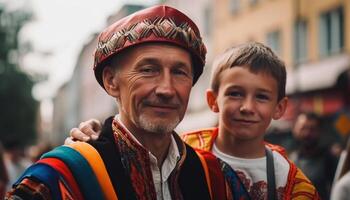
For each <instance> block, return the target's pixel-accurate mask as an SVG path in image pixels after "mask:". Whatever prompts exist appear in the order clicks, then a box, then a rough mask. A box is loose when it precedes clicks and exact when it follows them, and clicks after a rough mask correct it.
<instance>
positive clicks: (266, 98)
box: [256, 94, 270, 101]
mask: <svg viewBox="0 0 350 200" xmlns="http://www.w3.org/2000/svg"><path fill="white" fill-rule="evenodd" d="M256 98H257V99H258V100H262V101H267V100H269V99H270V97H269V96H268V95H266V94H258V95H256Z"/></svg>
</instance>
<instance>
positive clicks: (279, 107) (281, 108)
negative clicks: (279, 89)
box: [272, 97, 288, 120]
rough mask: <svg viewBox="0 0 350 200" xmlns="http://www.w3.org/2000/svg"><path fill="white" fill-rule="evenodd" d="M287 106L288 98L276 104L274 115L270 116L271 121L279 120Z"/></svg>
mask: <svg viewBox="0 0 350 200" xmlns="http://www.w3.org/2000/svg"><path fill="white" fill-rule="evenodd" d="M287 105H288V98H287V97H284V98H283V99H281V100H280V101H279V102H278V104H277V107H276V108H275V109H276V110H275V113H274V115H273V116H272V119H274V120H277V119H279V118H281V117H282V116H283V114H284V112H285V111H286V109H287Z"/></svg>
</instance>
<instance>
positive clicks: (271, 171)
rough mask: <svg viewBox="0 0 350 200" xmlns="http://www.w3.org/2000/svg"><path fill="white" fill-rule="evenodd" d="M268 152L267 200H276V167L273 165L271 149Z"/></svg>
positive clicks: (266, 149) (267, 149)
mask: <svg viewBox="0 0 350 200" xmlns="http://www.w3.org/2000/svg"><path fill="white" fill-rule="evenodd" d="M265 151H266V173H267V199H269V200H274V199H276V181H275V180H276V179H275V167H274V165H273V155H272V151H271V149H269V148H267V147H266V148H265Z"/></svg>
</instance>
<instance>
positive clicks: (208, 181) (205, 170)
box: [196, 151, 213, 199]
mask: <svg viewBox="0 0 350 200" xmlns="http://www.w3.org/2000/svg"><path fill="white" fill-rule="evenodd" d="M196 153H197V155H198V158H199V160H200V161H201V163H202V166H203V169H204V173H205V179H206V180H207V184H208V189H209V193H210V198H211V199H213V192H212V189H211V182H210V175H209V170H208V165H207V162H205V159H204V158H203V156H202V155H201V154H200V153H199V152H197V151H196Z"/></svg>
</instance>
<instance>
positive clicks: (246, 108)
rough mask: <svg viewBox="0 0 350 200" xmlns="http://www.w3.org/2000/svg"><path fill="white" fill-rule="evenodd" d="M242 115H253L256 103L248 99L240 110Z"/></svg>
mask: <svg viewBox="0 0 350 200" xmlns="http://www.w3.org/2000/svg"><path fill="white" fill-rule="evenodd" d="M239 111H240V112H241V113H253V112H254V102H253V101H252V100H249V99H246V100H245V101H243V102H242V104H241V107H240V108H239Z"/></svg>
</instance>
